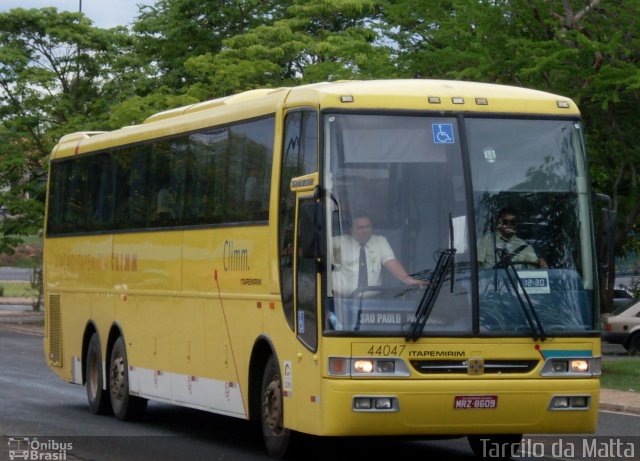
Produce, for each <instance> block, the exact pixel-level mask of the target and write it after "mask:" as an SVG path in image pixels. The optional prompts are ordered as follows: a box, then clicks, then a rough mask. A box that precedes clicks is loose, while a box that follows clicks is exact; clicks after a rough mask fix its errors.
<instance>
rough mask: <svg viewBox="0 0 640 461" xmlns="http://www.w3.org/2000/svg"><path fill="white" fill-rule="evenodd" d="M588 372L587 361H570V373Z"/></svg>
mask: <svg viewBox="0 0 640 461" xmlns="http://www.w3.org/2000/svg"><path fill="white" fill-rule="evenodd" d="M588 371H589V361H588V360H572V361H571V372H572V373H586V372H588Z"/></svg>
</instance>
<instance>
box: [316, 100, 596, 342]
mask: <svg viewBox="0 0 640 461" xmlns="http://www.w3.org/2000/svg"><path fill="white" fill-rule="evenodd" d="M459 120H460V119H459V118H456V117H442V116H440V117H432V116H424V115H406V114H402V115H395V114H380V115H374V114H344V113H340V114H325V116H324V145H325V161H324V184H325V188H326V197H327V207H326V214H327V223H328V225H327V233H328V236H327V248H326V252H327V271H326V274H327V277H326V297H325V303H324V319H325V325H324V330H325V334H338V333H339V334H342V335H371V336H377V335H380V336H404V337H407V338H408V337H409V336H412V335H413V336H414V337H413V339H417V337H419V336H423V335H424V336H462V335H464V336H471V335H473V336H475V335H479V336H482V335H491V336H496V335H498V336H531V337H533V338H545V337H547V336H548V335H563V334H564V335H567V334H575V333H580V332H585V333H586V332H592V331H594V330H595V315H594V300H593V297H594V294H593V293H594V274H593V270H592V268H593V252H592V241H591V237H590V236H591V224H590V222H591V221H590V219H591V216H590V211H589V210H590V208H589V195H588V178H587V173H586V164H585V159H584V151H583V147H582V146H583V144H582V134H581V129H580V125H579V124H578V123H577V122H576V121H570V120H557V119H554V120H549V119H539V120H536V119H515V118H514V119H506V118H479V117H467V118H465V120H464V129H463V128H462V125H460V123H459ZM464 165H466V166H464ZM443 256H446V258H443ZM438 261H440V262H441V264H439V263H438ZM442 261H446V264H445V263H442ZM436 267H438V269H437V270H436ZM417 314H419V315H418V317H420V316H422V317H421V318H419V319H416V315H417ZM418 327H419V328H418ZM409 331H412V332H416V331H417V334H414V333H408V332H409Z"/></svg>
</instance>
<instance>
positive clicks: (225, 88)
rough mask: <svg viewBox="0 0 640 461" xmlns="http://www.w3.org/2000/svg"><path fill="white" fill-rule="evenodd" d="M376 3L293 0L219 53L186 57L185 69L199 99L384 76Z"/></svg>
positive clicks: (389, 70)
mask: <svg viewBox="0 0 640 461" xmlns="http://www.w3.org/2000/svg"><path fill="white" fill-rule="evenodd" d="M378 3H379V2H377V1H373V0H322V1H317V0H315V1H310V0H296V1H294V2H293V4H292V5H291V6H290V7H289V8H288V9H287V10H286V16H285V17H284V18H282V19H280V20H278V21H275V22H273V23H272V24H268V25H262V26H259V27H255V28H253V29H251V30H249V31H247V32H245V33H243V34H239V35H236V36H234V37H231V38H229V39H227V40H225V41H224V42H223V45H224V46H223V48H222V50H221V51H220V52H219V53H206V54H203V55H199V56H196V57H192V58H190V59H189V60H187V62H186V63H185V67H186V69H187V70H188V71H189V73H190V75H191V76H192V78H193V79H194V80H196V81H197V83H194V84H193V85H192V86H191V88H190V92H191V94H193V95H194V96H196V97H199V98H210V97H216V96H222V95H226V94H231V93H234V92H238V91H241V90H246V89H252V88H256V87H273V86H282V85H295V84H301V83H309V82H318V81H324V80H337V79H343V78H375V77H383V76H385V77H389V76H390V75H392V74H393V72H394V69H393V64H392V61H391V60H390V49H389V48H388V47H387V46H384V45H383V44H382V42H381V39H382V35H381V29H380V27H379V24H380V23H379V21H380V18H379V14H380V11H379V5H378Z"/></svg>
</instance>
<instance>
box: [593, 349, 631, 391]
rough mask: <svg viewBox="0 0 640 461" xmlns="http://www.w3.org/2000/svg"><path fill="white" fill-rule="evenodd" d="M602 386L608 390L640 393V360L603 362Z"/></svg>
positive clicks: (627, 359) (624, 359) (629, 358)
mask: <svg viewBox="0 0 640 461" xmlns="http://www.w3.org/2000/svg"><path fill="white" fill-rule="evenodd" d="M600 385H601V386H602V387H603V388H607V389H617V390H620V391H633V392H640V358H636V357H628V358H622V359H618V360H607V361H603V362H602V376H601V378H600Z"/></svg>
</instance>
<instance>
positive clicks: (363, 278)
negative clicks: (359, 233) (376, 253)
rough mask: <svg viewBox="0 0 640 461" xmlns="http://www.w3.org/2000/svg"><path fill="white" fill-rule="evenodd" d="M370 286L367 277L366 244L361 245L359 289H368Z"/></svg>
mask: <svg viewBox="0 0 640 461" xmlns="http://www.w3.org/2000/svg"><path fill="white" fill-rule="evenodd" d="M367 286H369V280H368V276H367V255H366V254H365V252H364V244H362V243H361V244H360V265H359V268H358V288H366V287H367Z"/></svg>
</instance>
